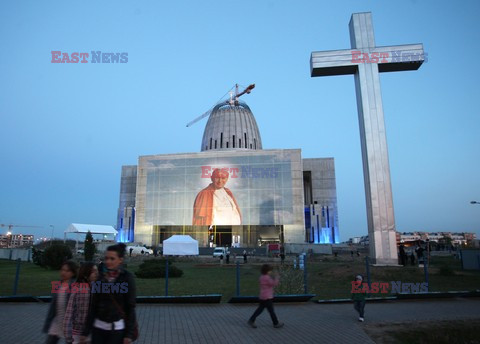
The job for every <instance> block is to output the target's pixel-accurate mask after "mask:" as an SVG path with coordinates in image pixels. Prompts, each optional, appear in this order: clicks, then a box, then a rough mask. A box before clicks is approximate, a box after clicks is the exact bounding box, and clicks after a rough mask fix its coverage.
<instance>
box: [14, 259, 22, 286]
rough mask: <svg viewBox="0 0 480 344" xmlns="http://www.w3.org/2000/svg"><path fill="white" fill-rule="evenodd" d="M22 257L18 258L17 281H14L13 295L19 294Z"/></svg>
mask: <svg viewBox="0 0 480 344" xmlns="http://www.w3.org/2000/svg"><path fill="white" fill-rule="evenodd" d="M20 263H21V260H20V258H18V259H17V271H16V272H15V282H14V283H13V295H17V287H18V278H19V277H20Z"/></svg>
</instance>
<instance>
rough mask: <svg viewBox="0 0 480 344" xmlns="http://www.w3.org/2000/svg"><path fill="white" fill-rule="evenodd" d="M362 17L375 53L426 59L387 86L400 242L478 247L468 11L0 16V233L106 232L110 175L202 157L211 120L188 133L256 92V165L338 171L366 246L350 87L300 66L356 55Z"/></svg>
mask: <svg viewBox="0 0 480 344" xmlns="http://www.w3.org/2000/svg"><path fill="white" fill-rule="evenodd" d="M369 11H370V12H372V16H373V24H374V30H375V39H376V44H377V46H387V45H399V44H413V43H423V45H424V49H425V52H426V53H427V59H428V60H427V62H425V63H424V64H423V65H422V67H421V68H420V69H419V70H418V71H409V72H396V73H382V74H381V76H380V81H381V86H382V96H383V107H384V112H385V122H386V130H387V142H388V145H389V159H390V169H391V178H392V189H393V200H394V208H395V217H396V227H397V230H399V231H402V232H405V231H416V230H419V231H456V232H464V231H465V232H475V233H476V234H477V236H480V204H477V205H472V204H470V201H473V200H476V201H479V202H480V135H479V133H480V110H479V106H478V102H479V99H480V92H479V89H480V87H479V85H478V81H479V80H480V69H479V68H476V67H475V63H474V61H475V59H476V58H478V57H479V56H480V46H479V42H480V28H479V26H478V18H479V15H480V2H479V1H475V0H474V1H433V0H432V1H416V0H413V1H395V2H393V1H363V0H362V1H359V0H354V1H279V0H276V1H262V0H256V1H254V0H244V1H231V0H223V1H193V0H191V1H168V2H167V1H100V2H99V1H81V2H70V1H68V2H66V1H13V0H12V1H2V2H1V3H0V35H1V36H0V37H1V47H2V49H1V51H2V53H1V54H0V74H1V79H0V128H1V134H0V147H1V148H0V164H1V168H0V223H1V224H20V225H32V226H42V227H43V228H39V229H38V228H20V227H19V228H14V231H13V232H14V233H24V234H35V236H36V237H39V236H45V235H46V236H50V235H51V228H50V227H49V225H54V226H55V233H54V234H55V236H56V237H58V238H60V237H62V238H63V231H64V230H65V229H66V227H67V226H68V225H69V224H70V223H72V222H76V223H92V224H105V225H116V215H117V208H118V202H119V189H120V172H121V166H122V165H134V164H137V159H138V156H140V155H150V154H169V153H187V152H199V151H200V144H201V140H202V135H203V130H204V128H205V124H206V121H207V120H206V119H204V120H202V121H200V122H198V123H196V124H195V125H193V126H192V127H189V128H187V127H186V126H185V125H186V124H187V123H188V122H189V121H191V120H193V119H194V118H196V117H198V116H200V115H201V114H202V113H203V112H205V111H206V110H208V109H209V108H210V107H212V106H213V105H214V104H215V103H216V101H217V100H218V99H219V98H220V97H221V96H222V95H223V94H225V93H226V92H227V91H228V90H229V89H230V88H231V87H232V86H233V85H234V84H235V83H239V84H241V85H248V84H250V83H255V84H256V88H255V89H254V90H253V91H252V93H251V94H250V95H246V96H244V98H243V99H242V100H244V101H245V102H247V103H248V105H249V106H250V108H251V109H252V111H253V113H254V115H255V118H256V120H257V123H258V126H259V129H260V133H261V136H262V141H263V148H264V149H274V148H285V149H286V148H301V149H302V156H303V157H304V158H314V157H334V158H335V168H336V178H337V180H336V183H337V196H338V216H339V231H340V237H341V240H342V241H344V240H347V239H348V238H350V237H352V236H361V235H366V234H367V221H366V209H365V191H364V184H363V171H362V160H361V152H360V136H359V126H358V117H357V106H356V98H355V85H354V79H353V76H351V75H347V76H333V77H323V78H311V77H310V65H309V59H310V53H311V52H312V51H321V50H335V49H347V48H350V37H349V31H348V22H349V20H350V16H351V15H352V13H355V12H369ZM52 51H61V52H67V53H69V54H72V53H74V52H78V53H82V52H86V53H89V54H91V51H102V52H107V53H124V52H125V53H128V62H127V63H91V61H90V60H91V58H89V63H52V62H51V60H52V54H51V52H52ZM475 104H477V105H475ZM0 230H1V232H2V233H5V232H6V231H7V229H6V228H1V229H0Z"/></svg>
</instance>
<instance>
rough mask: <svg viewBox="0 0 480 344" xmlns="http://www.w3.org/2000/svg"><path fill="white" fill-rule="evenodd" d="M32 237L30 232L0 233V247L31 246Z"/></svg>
mask: <svg viewBox="0 0 480 344" xmlns="http://www.w3.org/2000/svg"><path fill="white" fill-rule="evenodd" d="M33 242H34V237H33V235H31V234H0V248H15V247H22V246H27V247H28V246H33Z"/></svg>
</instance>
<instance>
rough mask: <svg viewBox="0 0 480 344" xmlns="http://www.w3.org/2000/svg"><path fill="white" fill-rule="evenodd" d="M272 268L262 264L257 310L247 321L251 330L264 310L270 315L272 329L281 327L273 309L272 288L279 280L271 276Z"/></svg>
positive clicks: (281, 323) (281, 324)
mask: <svg viewBox="0 0 480 344" xmlns="http://www.w3.org/2000/svg"><path fill="white" fill-rule="evenodd" d="M272 271H273V267H272V266H271V265H269V264H263V265H262V269H261V273H262V274H261V276H260V280H259V284H260V295H259V297H258V299H259V305H258V308H257V309H256V310H255V312H254V313H253V315H252V316H251V317H250V319H249V320H248V325H250V327H253V328H257V325H255V319H257V317H258V316H259V315H260V314H261V313H262V312H263V310H264V309H265V308H266V309H267V310H268V312H269V313H270V317H271V318H272V322H273V327H275V328H280V327H283V325H284V324H283V322H279V321H278V319H277V315H276V314H275V310H274V309H273V288H275V286H277V285H278V283H279V282H280V279H279V277H278V275H275V276H272Z"/></svg>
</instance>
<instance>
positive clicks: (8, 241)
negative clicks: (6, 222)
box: [7, 231, 12, 248]
mask: <svg viewBox="0 0 480 344" xmlns="http://www.w3.org/2000/svg"><path fill="white" fill-rule="evenodd" d="M7 236H8V238H7V248H9V247H10V246H12V232H10V231H8V232H7Z"/></svg>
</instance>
